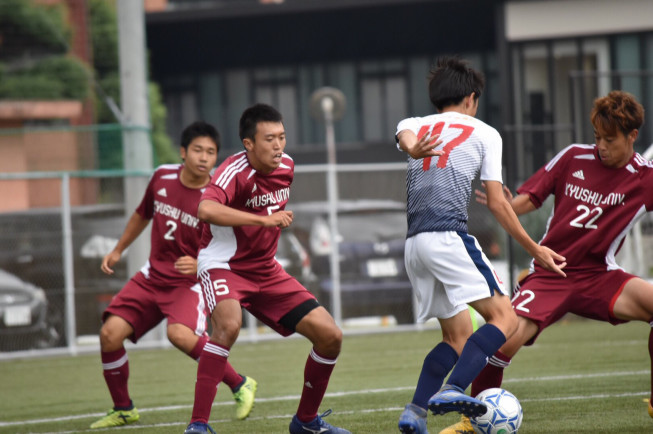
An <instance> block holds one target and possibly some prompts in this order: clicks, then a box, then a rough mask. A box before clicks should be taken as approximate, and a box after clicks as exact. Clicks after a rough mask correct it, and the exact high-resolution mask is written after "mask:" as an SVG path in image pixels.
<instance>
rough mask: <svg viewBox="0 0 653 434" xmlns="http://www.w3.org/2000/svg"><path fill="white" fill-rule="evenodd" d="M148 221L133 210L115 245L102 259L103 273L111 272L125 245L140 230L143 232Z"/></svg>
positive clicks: (127, 245) (135, 236) (130, 241)
mask: <svg viewBox="0 0 653 434" xmlns="http://www.w3.org/2000/svg"><path fill="white" fill-rule="evenodd" d="M148 223H150V221H149V220H146V219H144V218H143V217H141V215H140V214H139V213H137V212H134V214H132V216H131V217H130V218H129V221H128V222H127V226H125V230H124V231H123V233H122V235H121V236H120V239H119V240H118V243H117V244H116V247H114V248H113V250H112V251H110V252H109V253H107V254H106V255H105V256H104V258H103V259H102V265H101V266H100V269H101V270H102V271H103V272H104V273H105V274H113V268H112V267H113V266H114V265H115V264H116V262H118V261H119V260H120V257H121V256H122V252H124V251H125V249H127V247H129V246H130V245H131V243H133V242H134V240H135V239H136V238H138V236H139V235H140V234H141V232H143V230H144V229H145V228H146V227H147V225H148Z"/></svg>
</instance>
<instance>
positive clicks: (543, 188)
mask: <svg viewBox="0 0 653 434" xmlns="http://www.w3.org/2000/svg"><path fill="white" fill-rule="evenodd" d="M569 149H570V148H566V149H564V150H562V151H560V152H559V153H558V155H556V156H555V157H554V158H553V159H552V160H551V161H550V162H549V163H548V164H546V165H545V166H543V167H541V168H540V169H539V170H538V171H537V172H535V173H534V174H533V175H532V176H531V177H530V178H528V179H527V180H526V182H524V184H523V185H522V186H521V187H519V188H518V189H517V193H518V194H527V195H528V196H529V197H530V200H531V202H533V205H535V207H537V208H539V207H541V206H542V204H543V203H544V201H545V200H546V199H547V198H548V197H549V195H551V194H554V193H555V188H556V183H557V180H558V179H565V176H564V172H565V169H566V167H567V161H568V160H567V158H565V156H566V155H568V154H567V151H568V150H569Z"/></svg>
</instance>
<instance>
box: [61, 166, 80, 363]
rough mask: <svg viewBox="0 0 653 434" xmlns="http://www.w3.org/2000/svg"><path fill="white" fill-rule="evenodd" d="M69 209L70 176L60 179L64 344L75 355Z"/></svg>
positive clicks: (75, 335)
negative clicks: (65, 343)
mask: <svg viewBox="0 0 653 434" xmlns="http://www.w3.org/2000/svg"><path fill="white" fill-rule="evenodd" d="M70 214H71V208H70V174H69V173H68V172H64V173H63V175H62V177H61V233H62V241H63V242H62V249H63V252H62V253H63V255H62V256H63V270H64V273H63V278H64V294H65V306H66V308H65V321H66V342H67V343H68V350H69V351H70V353H71V354H73V355H74V354H77V322H76V319H75V318H76V317H75V274H74V273H75V271H74V267H73V238H72V234H73V230H72V221H71V220H72V219H71V215H70Z"/></svg>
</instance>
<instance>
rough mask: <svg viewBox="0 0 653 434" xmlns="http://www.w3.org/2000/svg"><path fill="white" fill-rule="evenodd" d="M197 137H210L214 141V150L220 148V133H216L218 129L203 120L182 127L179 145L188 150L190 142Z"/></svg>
mask: <svg viewBox="0 0 653 434" xmlns="http://www.w3.org/2000/svg"><path fill="white" fill-rule="evenodd" d="M197 137H208V138H210V139H211V140H213V142H214V143H215V148H216V149H215V150H216V151H219V150H220V133H218V130H217V129H216V128H215V127H214V126H213V125H211V124H208V123H206V122H204V121H195V122H193V123H192V124H190V125H188V126H187V127H186V128H184V131H182V133H181V147H182V148H184V149H185V150H188V145H190V142H192V141H193V140H195V139H196V138H197Z"/></svg>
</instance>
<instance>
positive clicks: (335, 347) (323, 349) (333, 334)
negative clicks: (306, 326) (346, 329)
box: [315, 324, 342, 357]
mask: <svg viewBox="0 0 653 434" xmlns="http://www.w3.org/2000/svg"><path fill="white" fill-rule="evenodd" d="M315 347H316V348H317V349H318V350H319V351H320V353H321V354H323V355H325V356H328V357H337V356H338V354H340V349H341V348H342V330H340V327H338V326H336V325H335V324H334V325H333V326H332V327H326V328H325V329H324V330H322V331H321V332H320V334H319V339H318V342H316V343H315Z"/></svg>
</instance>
